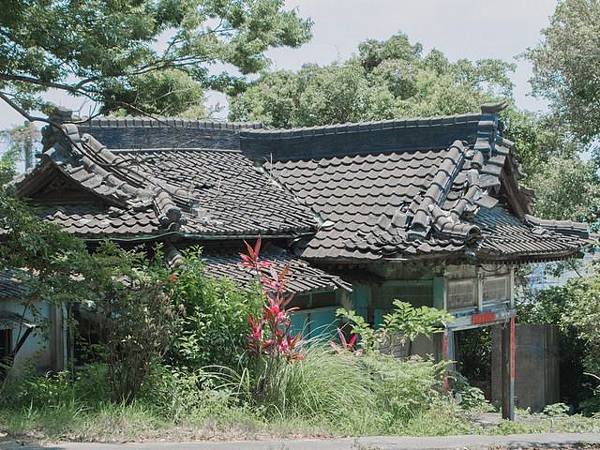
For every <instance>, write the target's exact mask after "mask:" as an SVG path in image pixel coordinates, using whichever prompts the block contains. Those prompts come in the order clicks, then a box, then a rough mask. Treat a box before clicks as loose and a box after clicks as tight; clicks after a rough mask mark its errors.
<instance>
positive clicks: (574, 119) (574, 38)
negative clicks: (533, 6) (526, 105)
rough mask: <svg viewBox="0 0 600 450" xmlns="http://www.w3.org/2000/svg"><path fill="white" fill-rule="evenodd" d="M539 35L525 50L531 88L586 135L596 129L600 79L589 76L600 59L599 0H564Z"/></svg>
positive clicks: (599, 125)
mask: <svg viewBox="0 0 600 450" xmlns="http://www.w3.org/2000/svg"><path fill="white" fill-rule="evenodd" d="M542 35H543V40H542V42H541V43H540V44H539V45H538V46H537V47H535V48H533V49H529V50H528V51H527V52H526V57H527V58H528V59H529V60H530V61H531V62H532V63H533V79H532V85H533V88H534V93H536V94H537V95H539V96H542V97H545V98H547V99H548V100H550V101H551V105H552V109H553V111H554V112H555V113H556V114H557V115H558V116H560V117H561V118H562V119H564V120H565V121H566V122H567V123H568V126H569V128H570V130H571V131H573V132H574V133H576V134H577V135H578V136H580V137H581V138H582V139H583V140H586V141H589V140H591V139H593V138H594V137H595V136H596V135H597V134H598V133H600V109H599V108H598V104H600V84H598V80H597V78H596V77H595V76H590V68H591V67H598V65H599V64H600V53H599V52H598V47H600V37H599V36H600V2H598V0H562V1H561V2H559V4H558V6H557V7H556V10H555V12H554V14H553V16H552V17H551V19H550V25H549V26H548V27H547V28H545V29H544V30H542Z"/></svg>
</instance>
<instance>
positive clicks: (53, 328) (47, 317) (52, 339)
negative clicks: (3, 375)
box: [0, 300, 67, 373]
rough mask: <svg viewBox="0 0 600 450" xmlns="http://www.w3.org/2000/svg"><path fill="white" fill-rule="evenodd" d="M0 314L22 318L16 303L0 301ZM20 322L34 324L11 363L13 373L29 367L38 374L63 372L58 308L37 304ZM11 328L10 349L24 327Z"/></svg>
mask: <svg viewBox="0 0 600 450" xmlns="http://www.w3.org/2000/svg"><path fill="white" fill-rule="evenodd" d="M0 311H6V312H11V313H15V314H18V315H23V311H24V310H23V305H22V304H21V303H20V302H18V301H11V300H2V301H1V302H0ZM23 317H24V319H25V320H27V321H29V322H31V323H35V324H37V325H38V328H36V329H35V330H34V331H33V332H32V333H31V334H30V335H29V337H28V338H27V340H26V341H25V343H24V344H23V346H22V347H21V349H20V350H19V352H18V353H17V355H16V357H15V361H14V363H13V372H14V373H19V372H21V371H23V370H25V369H27V368H29V367H31V368H34V369H36V370H38V371H40V372H44V371H48V370H63V369H64V367H65V355H66V348H65V345H66V332H67V331H66V327H65V326H64V312H63V310H62V308H60V307H56V306H54V305H49V304H48V303H45V302H43V303H39V304H38V305H37V306H36V312H35V314H34V313H32V312H31V309H30V308H29V309H28V310H27V312H26V313H25V314H24V316H23ZM11 329H12V346H13V348H14V346H15V345H16V344H17V341H18V340H19V339H20V337H21V336H22V334H23V333H24V332H25V327H23V326H19V325H16V324H15V325H14V326H13V327H11Z"/></svg>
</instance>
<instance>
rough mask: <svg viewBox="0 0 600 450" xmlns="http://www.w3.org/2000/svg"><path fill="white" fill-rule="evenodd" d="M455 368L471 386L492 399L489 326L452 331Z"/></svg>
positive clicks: (490, 334) (490, 336)
mask: <svg viewBox="0 0 600 450" xmlns="http://www.w3.org/2000/svg"><path fill="white" fill-rule="evenodd" d="M454 339H455V349H456V369H457V371H458V372H459V373H460V374H461V375H462V376H464V377H465V378H466V379H467V381H468V382H469V384H470V385H471V386H475V387H478V388H479V389H481V390H482V391H483V394H484V395H485V398H486V399H487V400H490V401H491V399H492V333H491V327H481V328H472V329H470V330H462V331H457V332H455V333H454Z"/></svg>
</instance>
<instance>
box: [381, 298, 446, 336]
mask: <svg viewBox="0 0 600 450" xmlns="http://www.w3.org/2000/svg"><path fill="white" fill-rule="evenodd" d="M393 305H394V310H393V311H392V312H391V313H389V314H385V315H384V316H383V327H382V328H381V329H383V330H384V332H385V333H387V334H398V335H400V336H401V337H402V339H403V340H405V341H414V340H415V339H416V338H417V336H419V335H423V336H431V335H432V334H434V333H440V332H442V331H443V328H441V327H440V325H445V324H447V323H449V322H451V321H452V320H453V318H454V317H453V316H452V315H451V314H449V313H448V312H446V311H444V310H441V309H438V308H431V307H429V306H421V307H419V308H415V307H414V306H412V305H411V304H410V303H407V302H402V301H400V300H394V302H393Z"/></svg>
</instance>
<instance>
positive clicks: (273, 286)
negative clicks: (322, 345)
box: [240, 238, 303, 361]
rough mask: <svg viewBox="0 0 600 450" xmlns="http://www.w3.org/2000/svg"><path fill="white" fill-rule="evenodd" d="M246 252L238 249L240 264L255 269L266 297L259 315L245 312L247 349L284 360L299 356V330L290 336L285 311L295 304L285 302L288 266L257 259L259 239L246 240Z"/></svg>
mask: <svg viewBox="0 0 600 450" xmlns="http://www.w3.org/2000/svg"><path fill="white" fill-rule="evenodd" d="M244 244H246V253H240V256H241V258H242V262H241V266H242V267H245V268H247V269H250V270H252V271H253V272H255V273H256V276H257V278H258V281H259V283H260V286H261V288H262V291H263V293H264V294H265V297H266V303H265V305H264V307H263V311H262V315H261V316H260V317H255V316H252V315H251V316H249V317H248V325H250V334H248V336H247V338H246V339H247V342H248V349H249V350H250V352H251V353H252V354H253V355H255V356H260V355H268V356H271V357H275V358H279V357H283V358H285V359H287V360H288V361H295V360H299V359H302V358H303V354H302V353H301V352H300V341H301V335H300V333H298V334H296V335H295V336H292V333H291V331H290V328H291V323H292V321H291V319H290V316H289V313H290V312H292V311H294V310H295V309H297V308H288V307H287V305H288V304H289V303H290V301H291V300H292V298H293V296H292V295H288V294H286V284H287V278H288V275H289V266H288V265H286V266H285V267H284V268H283V269H282V270H281V271H279V272H278V271H277V270H276V269H275V267H274V266H273V264H271V263H270V262H269V261H264V260H262V259H260V247H261V240H260V238H259V239H257V241H256V243H255V244H254V247H252V246H251V245H250V244H249V243H248V242H246V241H244Z"/></svg>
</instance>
